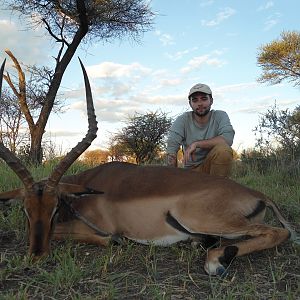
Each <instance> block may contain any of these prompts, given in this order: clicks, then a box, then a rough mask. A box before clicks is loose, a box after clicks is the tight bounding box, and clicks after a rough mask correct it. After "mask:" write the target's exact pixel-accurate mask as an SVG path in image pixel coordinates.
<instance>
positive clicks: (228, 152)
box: [208, 144, 233, 164]
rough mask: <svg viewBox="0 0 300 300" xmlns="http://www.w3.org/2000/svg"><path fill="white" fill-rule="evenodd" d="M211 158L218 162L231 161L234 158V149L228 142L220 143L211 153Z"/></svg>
mask: <svg viewBox="0 0 300 300" xmlns="http://www.w3.org/2000/svg"><path fill="white" fill-rule="evenodd" d="M208 155H209V156H210V158H211V159H212V160H213V161H216V162H217V163H221V164H222V163H231V162H232V160H233V151H232V149H231V147H230V146H228V145H227V144H218V145H216V146H214V147H213V148H212V149H211V150H210V151H209V154H208Z"/></svg>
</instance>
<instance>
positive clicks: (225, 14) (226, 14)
mask: <svg viewBox="0 0 300 300" xmlns="http://www.w3.org/2000/svg"><path fill="white" fill-rule="evenodd" d="M235 13H236V10H234V9H233V8H231V7H226V8H224V9H223V10H222V11H220V12H219V13H217V15H216V17H215V18H214V19H211V20H201V24H202V26H207V27H213V26H217V25H219V24H221V23H222V22H223V21H225V20H226V19H228V18H230V17H231V16H233V15H234V14H235Z"/></svg>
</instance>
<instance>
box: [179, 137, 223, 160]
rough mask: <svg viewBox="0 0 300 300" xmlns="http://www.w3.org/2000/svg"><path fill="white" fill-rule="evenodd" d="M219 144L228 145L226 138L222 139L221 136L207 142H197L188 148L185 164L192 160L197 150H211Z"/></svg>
mask: <svg viewBox="0 0 300 300" xmlns="http://www.w3.org/2000/svg"><path fill="white" fill-rule="evenodd" d="M218 144H228V143H227V142H226V140H225V138H224V137H222V136H221V135H219V136H216V137H213V138H211V139H207V140H201V141H195V142H194V143H192V144H191V145H189V146H188V147H187V148H186V150H185V152H184V157H183V160H184V163H187V162H188V161H189V160H191V157H192V155H193V153H194V151H195V150H196V148H202V149H211V148H213V147H214V146H216V145H218Z"/></svg>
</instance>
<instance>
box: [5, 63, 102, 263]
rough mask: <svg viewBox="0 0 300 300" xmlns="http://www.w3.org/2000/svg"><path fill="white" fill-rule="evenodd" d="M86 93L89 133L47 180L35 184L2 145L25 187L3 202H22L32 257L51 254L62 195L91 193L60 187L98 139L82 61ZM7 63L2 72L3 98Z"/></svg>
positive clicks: (14, 157) (65, 185) (84, 190)
mask: <svg viewBox="0 0 300 300" xmlns="http://www.w3.org/2000/svg"><path fill="white" fill-rule="evenodd" d="M79 61H80V64H81V68H82V72H83V76H84V82H85V89H86V102H87V114H88V123H89V126H88V132H87V134H86V136H85V137H84V138H83V139H82V141H81V142H79V143H78V144H77V145H76V146H75V147H74V148H73V149H72V150H71V151H70V152H69V153H68V154H67V155H66V156H65V157H64V158H63V159H62V160H61V161H60V162H59V163H58V165H57V166H56V167H55V169H54V170H53V172H52V173H51V174H50V176H49V177H48V179H46V180H43V181H39V182H35V181H34V179H33V176H32V175H31V173H30V172H29V170H28V169H27V168H26V166H25V165H24V164H23V163H22V162H21V161H20V160H19V159H18V158H17V157H16V155H15V154H14V153H12V152H11V151H10V150H9V149H7V148H6V147H5V146H4V145H3V143H1V142H0V158H2V159H3V160H4V161H5V162H6V163H7V165H8V166H9V167H10V168H11V169H12V170H13V171H14V172H15V173H16V175H17V176H18V177H19V178H20V180H21V181H22V183H23V185H24V187H23V188H19V189H16V190H13V191H8V192H4V193H0V201H7V200H10V199H13V198H15V199H21V200H22V201H23V205H24V210H25V214H26V217H27V220H28V234H29V236H28V238H29V254H30V255H33V256H35V257H41V256H44V255H46V254H48V253H49V251H50V241H51V233H52V231H53V229H54V225H55V218H56V215H57V212H58V208H59V203H60V200H59V199H60V198H61V197H62V196H63V195H66V194H67V195H72V194H73V195H74V194H77V195H78V194H80V193H82V194H84V193H89V190H88V189H86V188H85V187H83V186H80V185H74V184H63V183H60V179H61V177H62V176H63V175H64V173H65V172H66V171H67V170H68V168H69V167H70V166H71V165H72V164H73V163H74V161H75V160H76V159H77V158H78V157H79V156H80V155H81V154H82V153H83V152H84V151H85V150H86V149H87V148H88V147H89V146H90V144H91V142H92V141H93V140H94V139H95V138H96V133H97V130H98V128H97V120H96V115H95V111H94V105H93V99H92V93H91V87H90V84H89V80H88V77H87V74H86V71H85V68H84V66H83V64H82V62H81V60H80V59H79ZM4 66H5V61H4V62H3V64H2V66H1V69H0V97H1V87H2V79H3V73H4Z"/></svg>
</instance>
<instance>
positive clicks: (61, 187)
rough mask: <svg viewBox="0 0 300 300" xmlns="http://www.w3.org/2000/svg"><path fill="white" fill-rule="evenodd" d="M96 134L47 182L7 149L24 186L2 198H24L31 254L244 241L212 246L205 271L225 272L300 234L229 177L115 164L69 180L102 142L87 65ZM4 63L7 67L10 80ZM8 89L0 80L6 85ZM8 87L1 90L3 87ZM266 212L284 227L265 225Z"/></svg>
mask: <svg viewBox="0 0 300 300" xmlns="http://www.w3.org/2000/svg"><path fill="white" fill-rule="evenodd" d="M81 66H82V70H83V74H84V80H85V86H86V101H87V112H88V122H89V129H88V133H87V135H86V137H85V138H84V139H83V140H82V141H81V142H80V143H78V144H77V146H75V147H74V148H73V149H72V150H71V151H70V152H69V153H68V154H67V155H66V156H65V158H64V159H63V160H62V161H61V162H60V163H59V164H58V165H57V167H56V168H55V170H54V171H53V172H52V174H51V175H50V176H49V178H48V179H46V180H42V181H39V182H34V180H33V178H32V176H31V174H30V172H29V171H28V170H27V168H26V167H25V166H24V165H23V164H22V163H21V162H20V161H19V160H18V159H17V157H16V156H15V155H14V154H13V153H11V152H10V151H9V150H8V149H7V148H5V147H4V145H3V144H0V157H2V158H3V159H4V160H5V161H6V163H7V164H8V165H9V166H10V168H11V169H12V170H13V171H14V172H15V173H16V174H17V175H18V176H19V178H20V179H21V181H22V182H23V185H24V187H23V188H19V189H16V190H13V191H8V192H3V193H1V194H0V200H1V201H8V200H10V199H13V198H18V199H21V200H22V201H23V205H24V210H25V213H26V216H27V219H28V227H29V254H30V255H33V256H35V257H41V256H44V255H46V254H48V253H49V252H50V241H51V238H53V239H59V240H64V239H67V238H70V237H71V238H72V239H74V240H77V241H79V242H84V243H93V244H98V245H104V246H105V245H107V244H108V243H109V242H110V241H111V240H115V241H120V238H121V237H125V238H128V239H131V240H133V241H136V242H138V243H143V244H149V243H151V244H156V245H163V246H167V245H170V244H173V243H176V242H179V241H183V240H187V239H189V238H199V237H201V236H203V235H209V236H214V237H222V238H226V239H234V240H236V239H238V238H242V237H247V239H245V238H243V239H242V240H238V241H234V242H232V244H229V245H225V246H222V247H219V248H210V249H209V250H208V253H207V258H206V262H205V265H204V269H205V271H206V272H207V273H208V274H211V275H216V274H220V275H221V274H224V272H225V268H226V265H228V264H229V263H230V262H231V261H232V260H233V259H234V258H235V257H236V256H241V255H244V254H247V253H251V252H253V251H259V250H263V249H267V248H271V247H274V246H276V245H278V244H280V243H282V242H283V241H285V240H287V239H288V238H290V239H291V240H293V241H295V242H296V243H300V237H299V235H298V234H297V233H296V231H295V230H293V229H292V226H291V225H290V224H289V223H288V222H287V221H286V220H285V219H284V217H283V216H282V214H281V213H280V211H279V209H278V208H277V206H276V205H275V204H274V203H273V201H271V200H270V199H269V198H267V197H266V196H265V195H263V194H262V193H260V192H258V191H255V190H252V189H250V188H247V187H244V186H242V185H240V184H238V183H236V182H234V181H232V180H230V179H226V178H222V177H213V176H209V175H200V174H199V173H195V172H192V171H189V170H184V169H179V168H171V167H165V166H137V165H134V164H128V163H121V162H112V163H107V164H104V165H100V166H97V167H95V168H92V169H88V170H86V171H84V172H81V173H79V174H76V175H70V176H63V175H64V174H65V172H66V171H67V169H68V168H69V167H70V166H71V164H72V163H73V162H74V161H75V160H76V158H77V157H78V156H79V155H80V154H82V153H83V152H84V151H85V149H87V147H88V146H89V145H90V143H91V142H92V140H93V139H94V138H95V137H96V132H97V121H96V117H95V113H94V108H93V100H92V95H91V89H90V85H89V81H88V77H87V75H86V72H85V69H84V67H83V65H82V63H81ZM3 69H4V64H3V65H2V69H1V74H0V75H1V78H2V77H3V76H2V74H3ZM0 85H1V83H0ZM0 88H1V86H0ZM266 207H269V208H271V209H272V210H273V212H274V213H275V215H276V217H277V218H278V219H279V221H280V222H281V224H282V225H283V228H277V227H271V226H268V225H264V224H263V219H264V214H265V211H266Z"/></svg>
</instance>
